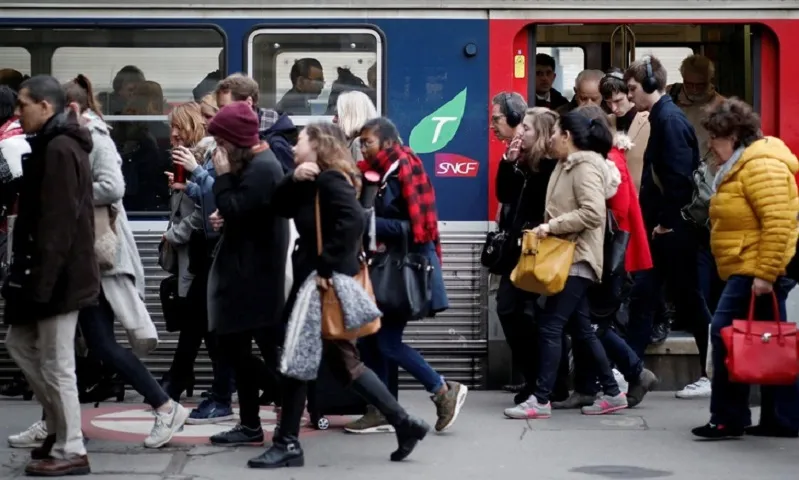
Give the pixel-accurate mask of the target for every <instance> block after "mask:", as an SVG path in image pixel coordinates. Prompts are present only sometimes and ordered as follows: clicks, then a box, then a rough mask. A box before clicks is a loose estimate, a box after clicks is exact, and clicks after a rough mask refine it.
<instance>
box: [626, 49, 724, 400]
mask: <svg viewBox="0 0 799 480" xmlns="http://www.w3.org/2000/svg"><path fill="white" fill-rule="evenodd" d="M624 81H625V82H626V83H627V90H628V97H629V99H630V100H631V101H632V102H633V103H634V104H635V106H636V108H638V109H639V110H642V111H648V112H649V124H650V133H649V142H648V144H647V146H646V151H645V152H644V168H643V173H642V176H641V191H640V193H639V199H640V202H641V210H642V213H643V215H644V222H645V223H646V226H647V229H648V230H649V231H650V232H651V239H650V245H651V250H652V260H653V261H654V264H655V275H654V278H653V281H652V283H653V285H652V286H651V288H650V289H649V291H650V292H651V295H652V297H651V299H652V301H648V302H641V303H642V304H646V305H651V306H654V305H655V304H656V302H655V299H656V295H657V292H659V291H660V289H661V287H662V286H663V284H664V283H665V285H666V288H667V289H668V290H669V291H670V292H671V297H672V299H673V301H674V306H675V309H676V314H677V316H678V317H679V318H684V319H686V322H687V324H688V325H689V326H690V328H691V329H692V333H693V335H694V339H695V340H696V343H697V347H698V348H699V359H700V363H701V372H702V377H703V378H705V377H707V373H706V371H705V359H706V357H707V355H706V353H707V340H708V325H709V324H710V312H709V311H708V308H707V305H706V303H705V300H704V298H703V296H702V294H701V291H700V288H699V279H698V272H697V268H696V262H697V254H698V247H699V244H698V241H697V240H698V239H697V238H696V235H695V232H694V230H693V228H692V226H691V225H690V224H689V223H688V222H687V221H686V220H685V219H684V218H683V216H682V214H681V209H682V207H683V206H685V205H687V204H689V203H690V202H691V199H692V195H693V179H692V175H693V172H694V170H696V169H697V167H698V166H699V159H700V153H699V143H698V141H697V137H696V132H695V131H694V127H693V126H692V125H691V123H690V122H689V121H688V119H687V118H686V116H685V114H684V113H683V111H682V110H681V109H680V107H678V106H677V105H675V103H674V101H673V100H672V98H671V97H670V96H669V95H666V94H665V93H664V92H665V90H666V69H665V68H664V67H663V65H662V64H661V63H660V61H659V60H658V59H657V58H655V57H652V56H645V57H643V58H642V59H640V60H636V61H635V62H633V63H632V64H631V65H630V67H629V68H628V69H627V71H626V72H625V73H624ZM631 314H632V312H631ZM645 317H646V318H647V319H648V321H649V326H650V327H651V321H652V314H651V313H650V314H648V315H645ZM641 320H643V318H641ZM708 388H709V385H708Z"/></svg>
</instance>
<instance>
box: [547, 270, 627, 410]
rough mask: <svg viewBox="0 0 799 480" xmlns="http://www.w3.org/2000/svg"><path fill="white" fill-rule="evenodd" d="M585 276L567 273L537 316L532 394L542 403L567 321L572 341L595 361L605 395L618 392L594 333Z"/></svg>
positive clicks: (557, 362) (551, 383) (556, 364)
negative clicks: (560, 288) (536, 365)
mask: <svg viewBox="0 0 799 480" xmlns="http://www.w3.org/2000/svg"><path fill="white" fill-rule="evenodd" d="M592 283H593V282H592V281H591V280H588V279H586V278H581V277H574V276H572V277H569V279H568V280H567V281H566V286H565V288H564V289H563V291H562V292H560V293H558V294H557V295H553V296H551V297H548V298H547V299H546V302H545V303H544V307H543V310H542V312H541V315H540V318H539V320H538V335H539V340H538V342H539V371H538V376H537V380H536V384H535V389H534V392H533V394H534V395H535V396H536V399H537V400H538V402H539V403H541V404H546V403H548V402H549V398H550V396H551V395H552V389H553V387H554V386H555V381H556V379H557V374H558V367H559V366H560V363H561V355H562V351H563V330H564V328H565V327H566V326H567V325H568V326H569V332H570V333H571V337H572V342H573V343H575V344H580V345H582V347H583V348H585V349H586V352H589V353H588V354H589V355H590V359H591V360H593V362H595V364H596V369H597V374H598V377H599V382H600V384H601V385H602V388H603V390H604V391H605V393H606V394H608V395H614V396H615V395H618V394H619V393H620V391H619V385H618V384H617V383H616V380H615V379H614V378H613V373H612V372H611V369H610V363H609V362H608V357H607V355H605V350H604V349H603V348H602V345H601V344H600V343H599V339H598V338H597V337H596V333H595V332H594V328H593V327H592V326H591V319H590V316H589V308H588V296H587V292H588V287H589V286H590V285H591V284H592Z"/></svg>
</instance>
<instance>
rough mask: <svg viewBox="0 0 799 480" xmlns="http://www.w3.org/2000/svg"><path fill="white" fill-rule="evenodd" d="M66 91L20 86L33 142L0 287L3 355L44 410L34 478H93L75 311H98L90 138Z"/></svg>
mask: <svg viewBox="0 0 799 480" xmlns="http://www.w3.org/2000/svg"><path fill="white" fill-rule="evenodd" d="M65 105H66V101H65V98H64V92H63V90H62V89H61V84H60V83H59V82H58V80H56V79H55V78H53V77H50V76H46V75H37V76H35V77H33V78H31V79H29V80H26V81H25V82H23V83H22V85H21V87H20V92H19V98H18V100H17V113H18V115H19V116H20V123H21V125H22V129H23V130H24V131H25V133H26V134H28V135H35V136H34V137H33V138H32V139H31V140H30V144H31V153H30V155H29V156H28V157H27V158H26V159H25V160H24V161H23V175H22V181H21V184H20V192H19V208H18V213H17V220H16V222H15V224H14V231H13V235H14V241H13V253H12V262H11V267H10V269H9V275H8V278H7V279H6V281H5V284H4V285H3V291H2V294H3V297H4V298H5V300H6V307H5V316H4V320H5V323H6V324H8V325H10V328H9V331H8V336H7V337H6V347H7V348H8V351H9V353H10V355H11V357H12V358H13V359H14V361H15V362H16V363H17V365H19V367H20V369H21V370H22V371H23V373H24V374H25V377H26V378H27V379H28V382H29V383H30V386H31V388H32V390H33V392H34V394H35V395H36V399H37V400H39V402H41V404H42V407H43V408H44V411H45V416H46V422H47V431H48V432H54V433H53V434H51V435H48V437H47V439H46V440H45V442H44V444H43V445H42V446H41V447H39V448H37V449H34V450H33V452H32V453H31V458H32V461H31V462H30V463H29V464H28V466H27V467H26V469H25V471H26V473H27V474H29V475H37V476H61V475H87V474H89V473H90V467H89V460H88V457H87V456H86V449H85V447H84V446H83V435H82V433H81V417H80V404H79V402H78V389H77V381H76V378H75V328H76V325H77V321H78V311H79V310H80V309H82V308H84V307H87V306H89V305H94V304H96V302H97V297H98V294H99V292H100V272H99V268H98V264H97V260H96V258H95V253H94V203H93V199H92V174H91V166H90V162H89V152H90V151H91V149H92V140H91V135H90V133H89V131H88V130H86V129H85V128H82V127H80V125H79V124H78V120H77V118H76V117H75V116H74V115H69V116H68V115H67V114H66V113H65V112H64V108H65Z"/></svg>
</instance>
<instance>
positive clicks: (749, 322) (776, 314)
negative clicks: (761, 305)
mask: <svg viewBox="0 0 799 480" xmlns="http://www.w3.org/2000/svg"><path fill="white" fill-rule="evenodd" d="M756 298H757V296H755V292H754V291H752V299H751V301H750V302H749V318H747V319H746V336H747V337H748V336H749V335H751V334H752V322H753V321H754V320H755V299H756ZM771 302H772V307H773V309H774V313H773V316H774V322H775V323H776V324H777V339H778V340H779V342H780V343H782V341H783V340H782V321H781V320H782V319H781V318H780V306H779V303H777V294H776V293H774V292H773V291H772V292H771Z"/></svg>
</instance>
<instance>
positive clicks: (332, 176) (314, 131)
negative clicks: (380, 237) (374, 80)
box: [248, 123, 430, 468]
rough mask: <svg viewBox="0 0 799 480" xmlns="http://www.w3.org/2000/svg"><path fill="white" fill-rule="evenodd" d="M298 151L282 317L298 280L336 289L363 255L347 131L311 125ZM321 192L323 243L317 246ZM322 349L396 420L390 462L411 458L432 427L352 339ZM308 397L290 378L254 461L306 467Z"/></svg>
mask: <svg viewBox="0 0 799 480" xmlns="http://www.w3.org/2000/svg"><path fill="white" fill-rule="evenodd" d="M294 156H295V162H296V164H297V167H296V168H295V169H294V171H292V172H290V173H289V174H288V175H287V176H286V177H285V178H284V179H283V181H282V182H281V183H280V185H279V186H278V188H277V190H276V191H275V194H274V197H273V200H272V204H273V205H274V206H275V208H276V209H278V213H279V214H280V215H282V216H284V217H286V218H291V219H293V220H294V224H295V225H296V227H297V232H298V233H299V238H298V239H297V246H296V248H295V250H294V253H293V254H292V265H293V267H294V286H293V287H292V291H291V294H290V295H289V299H288V302H287V305H286V308H285V314H284V317H287V316H288V314H290V313H291V311H292V309H293V306H294V303H295V301H296V298H297V294H298V291H299V288H300V286H301V285H302V284H303V283H304V281H305V279H306V278H308V277H309V275H311V273H312V272H314V271H316V272H317V275H318V276H317V284H318V285H319V287H320V288H321V289H328V288H331V285H330V278H331V277H332V276H333V274H334V272H335V273H341V274H344V275H349V276H355V275H356V274H358V273H359V272H361V269H362V263H361V260H360V258H359V257H360V253H361V244H362V239H363V233H364V229H365V223H366V222H365V218H364V212H363V208H362V207H361V205H360V203H359V202H358V193H359V191H360V187H361V179H360V174H359V172H358V170H357V169H356V167H355V162H353V160H352V156H351V155H350V153H349V148H348V146H347V137H346V135H345V134H344V132H343V131H342V130H341V129H340V128H339V127H338V126H336V125H334V124H322V123H318V124H310V125H307V126H306V127H305V128H304V129H303V130H302V132H300V135H299V139H298V141H297V145H296V146H295V147H294ZM317 195H318V198H319V205H320V208H319V212H318V215H319V225H320V227H321V228H320V230H321V232H320V233H321V235H320V237H321V239H322V242H321V243H322V248H321V249H318V245H317V222H316V217H317V210H316V204H317V203H316V202H317ZM319 250H321V253H319ZM319 334H320V335H321V334H322V332H321V331H320V332H319ZM322 350H323V353H322V361H323V362H325V364H326V366H327V367H328V368H329V370H330V371H331V373H332V374H333V376H334V377H335V378H336V379H337V380H338V381H339V382H341V383H342V384H344V385H350V386H351V388H352V389H353V390H354V391H355V392H356V393H358V394H359V395H361V396H362V397H363V398H364V399H365V400H366V401H367V402H368V403H370V404H372V405H374V406H376V407H377V408H378V409H379V410H380V411H381V412H382V413H383V414H384V415H385V416H386V418H387V419H388V420H389V422H390V423H391V424H392V425H393V426H394V428H395V430H396V434H397V443H398V444H399V445H398V448H397V450H396V451H395V452H393V453H392V454H391V460H392V461H400V460H403V459H405V458H406V457H407V456H408V455H410V454H411V452H412V451H413V449H414V448H415V447H416V444H417V443H418V442H419V441H420V440H422V439H423V438H424V437H425V435H426V434H427V431H428V430H429V428H430V427H429V426H428V425H427V424H426V423H425V422H424V421H422V420H420V419H418V418H416V417H413V416H411V415H409V414H408V412H406V411H405V409H404V408H402V406H400V404H399V403H397V400H396V399H395V398H394V396H393V395H392V394H391V393H390V392H389V390H388V388H387V387H386V386H385V385H384V384H383V382H382V381H380V379H379V378H378V377H377V375H375V373H374V372H373V371H372V370H370V369H369V368H367V367H366V366H365V365H364V364H363V362H362V361H361V359H360V356H359V353H358V349H357V348H356V347H355V343H354V342H352V341H347V340H327V339H323V341H322ZM305 398H306V383H305V382H303V381H300V380H296V379H293V378H288V377H284V380H283V402H282V410H281V415H280V427H279V429H278V432H276V434H275V436H274V438H273V440H272V446H271V447H270V448H269V449H268V450H266V451H265V452H264V453H263V454H262V455H260V456H258V457H256V458H253V459H252V460H250V461H249V463H248V466H249V467H251V468H280V467H299V466H302V465H304V463H305V457H304V454H303V451H302V448H301V447H300V443H299V439H298V436H299V431H300V421H301V419H302V415H303V412H304V410H305Z"/></svg>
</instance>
